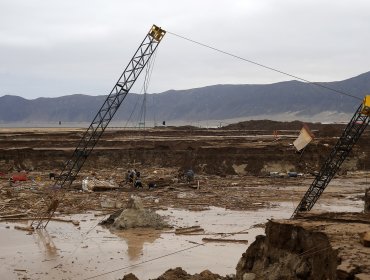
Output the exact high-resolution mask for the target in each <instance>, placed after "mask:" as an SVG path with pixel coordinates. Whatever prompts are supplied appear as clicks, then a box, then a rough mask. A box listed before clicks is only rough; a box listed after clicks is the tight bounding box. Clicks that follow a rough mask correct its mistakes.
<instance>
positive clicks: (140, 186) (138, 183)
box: [134, 172, 143, 189]
mask: <svg viewBox="0 0 370 280" xmlns="http://www.w3.org/2000/svg"><path fill="white" fill-rule="evenodd" d="M134 186H135V188H137V189H138V188H142V187H143V184H142V183H141V178H140V172H136V178H135V184H134Z"/></svg>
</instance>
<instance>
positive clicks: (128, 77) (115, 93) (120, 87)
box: [34, 25, 166, 228]
mask: <svg viewBox="0 0 370 280" xmlns="http://www.w3.org/2000/svg"><path fill="white" fill-rule="evenodd" d="M165 33H166V31H164V30H163V29H161V28H160V27H158V26H156V25H153V26H152V28H151V29H150V30H149V32H148V34H147V35H146V36H145V38H144V40H143V41H142V43H141V44H140V46H139V48H138V49H137V51H136V52H135V54H134V56H133V57H132V59H131V60H130V62H129V63H128V65H127V67H126V68H125V70H124V71H123V73H122V75H121V76H120V77H119V79H118V81H117V83H116V84H115V85H114V87H113V89H112V91H111V92H110V94H109V95H108V96H107V98H106V99H105V101H104V103H103V105H102V106H101V107H100V109H99V111H98V113H97V114H96V116H95V117H94V119H93V121H92V122H91V124H90V126H89V127H88V129H87V130H86V131H85V133H84V134H83V136H82V138H81V139H80V141H79V143H78V145H77V147H76V149H75V150H74V152H73V154H72V156H71V158H70V160H68V161H67V162H66V164H65V166H64V168H63V170H62V172H61V173H60V175H59V176H58V177H57V179H56V181H55V183H54V188H57V189H62V188H66V187H69V186H70V185H71V184H72V182H73V181H74V179H75V178H76V176H77V174H78V173H79V171H80V170H81V168H82V166H83V164H84V163H85V161H86V159H87V158H88V156H89V155H90V153H91V151H92V150H93V149H94V147H95V145H96V143H97V142H98V141H99V139H100V137H101V136H102V134H103V132H104V130H105V129H106V128H107V126H108V124H109V122H110V121H111V120H112V118H113V117H114V115H115V113H116V112H117V110H118V108H119V107H120V105H121V103H122V101H123V100H124V99H125V98H126V96H127V94H128V93H129V91H130V89H131V87H132V86H133V85H134V83H135V81H136V80H137V78H138V77H139V75H140V73H141V71H142V70H143V69H144V67H145V66H146V64H147V63H148V61H149V60H150V58H151V56H152V55H153V53H154V52H155V50H156V49H157V47H158V45H159V43H160V42H161V40H162V38H163V36H164V35H165ZM58 203H59V201H58V199H53V201H52V203H51V204H50V205H49V207H48V210H47V215H49V217H50V218H51V216H52V215H53V213H54V212H55V209H56V208H57V206H58ZM50 218H49V219H50ZM43 220H44V218H43V217H40V219H37V226H36V227H37V228H41V227H46V225H47V223H46V224H45V225H42V221H43ZM35 221H36V220H35ZM35 221H34V223H35Z"/></svg>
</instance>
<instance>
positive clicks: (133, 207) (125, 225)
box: [102, 196, 169, 230]
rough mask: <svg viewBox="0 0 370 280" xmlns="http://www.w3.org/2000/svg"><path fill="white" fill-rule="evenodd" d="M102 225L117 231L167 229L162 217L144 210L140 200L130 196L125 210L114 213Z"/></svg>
mask: <svg viewBox="0 0 370 280" xmlns="http://www.w3.org/2000/svg"><path fill="white" fill-rule="evenodd" d="M102 224H104V225H109V224H111V226H112V228H114V229H118V230H122V229H129V228H138V227H150V228H155V229H162V228H165V227H169V225H168V224H167V222H166V221H164V219H163V217H161V216H160V215H158V214H157V213H155V212H152V211H150V210H148V209H144V207H143V203H142V201H141V199H140V198H139V197H137V196H131V197H130V199H129V201H128V203H127V207H126V209H124V210H122V212H120V213H119V212H116V213H114V214H113V215H111V216H110V217H109V218H108V219H107V220H106V221H105V222H103V223H102Z"/></svg>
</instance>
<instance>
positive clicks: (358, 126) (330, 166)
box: [292, 95, 370, 218]
mask: <svg viewBox="0 0 370 280" xmlns="http://www.w3.org/2000/svg"><path fill="white" fill-rule="evenodd" d="M369 122H370V95H367V96H366V97H365V98H364V101H363V103H362V104H361V105H360V107H358V109H357V110H356V113H355V114H354V116H353V117H352V119H351V121H350V122H349V123H348V125H347V127H346V128H345V130H344V131H343V133H342V135H341V137H340V138H339V140H338V142H337V143H336V145H335V146H334V148H333V150H332V151H331V153H330V155H329V157H328V158H327V159H326V161H325V163H324V164H323V165H322V167H321V169H320V171H319V174H318V175H317V176H316V177H315V179H314V180H313V182H312V184H311V186H310V187H309V189H308V190H307V192H306V193H305V195H304V196H303V198H302V200H301V202H300V203H299V204H298V206H297V208H296V209H295V210H294V212H293V215H292V218H295V217H296V216H297V214H298V213H299V212H301V211H310V210H311V209H312V207H313V206H314V205H315V203H316V201H317V200H318V199H319V197H320V195H321V194H322V192H323V191H324V190H325V188H326V187H327V186H328V184H329V183H330V181H331V179H332V178H333V177H334V176H335V174H336V173H337V171H338V169H339V168H340V166H341V164H342V163H343V161H344V160H345V159H346V158H347V156H348V154H349V153H350V152H351V150H352V148H353V146H354V145H355V144H356V143H357V141H358V139H359V138H360V136H361V134H362V133H363V131H364V130H365V128H366V127H367V126H368V124H369Z"/></svg>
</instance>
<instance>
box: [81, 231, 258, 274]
mask: <svg viewBox="0 0 370 280" xmlns="http://www.w3.org/2000/svg"><path fill="white" fill-rule="evenodd" d="M252 227H253V226H251V227H249V228H246V229H243V230H240V231H238V232H233V233H229V234H225V235H224V236H222V237H221V239H222V238H226V237H228V236H231V235H235V234H238V233H244V232H246V231H247V230H250V229H251V228H252ZM204 245H205V242H204V241H203V242H201V243H198V244H196V245H194V246H191V247H187V248H184V249H181V250H177V251H174V252H172V253H168V254H165V255H161V256H158V257H156V258H152V259H149V260H145V261H142V262H139V263H136V264H131V265H127V266H124V267H121V268H117V269H115V270H111V271H107V272H103V273H101V274H99V275H94V276H91V277H88V278H84V279H83V280H89V279H94V278H97V277H100V276H103V275H107V274H111V273H114V272H117V271H121V270H125V269H128V268H132V267H136V266H139V265H142V264H145V263H148V262H152V261H155V260H159V259H162V258H165V257H168V256H172V255H176V254H178V253H181V252H184V251H188V250H191V249H194V248H197V247H199V246H204Z"/></svg>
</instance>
